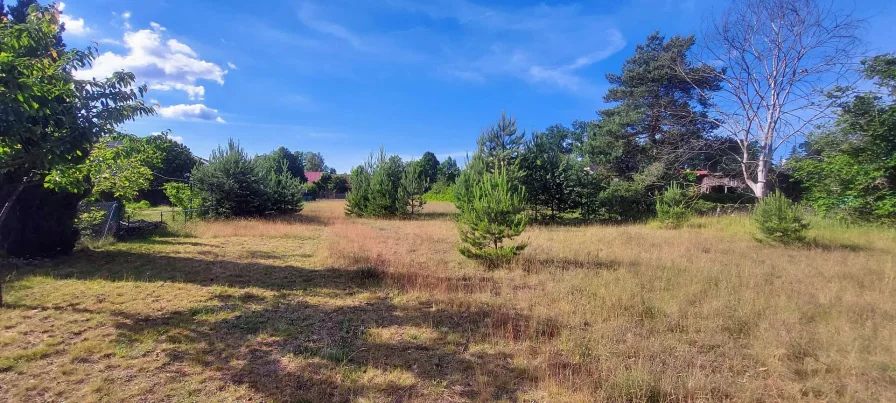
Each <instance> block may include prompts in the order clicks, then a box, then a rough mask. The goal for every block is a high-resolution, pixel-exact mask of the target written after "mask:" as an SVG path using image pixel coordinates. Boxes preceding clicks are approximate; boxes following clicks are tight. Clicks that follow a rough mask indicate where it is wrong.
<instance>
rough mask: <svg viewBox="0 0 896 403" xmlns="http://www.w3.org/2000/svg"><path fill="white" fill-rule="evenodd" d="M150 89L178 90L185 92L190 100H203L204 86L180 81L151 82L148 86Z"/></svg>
mask: <svg viewBox="0 0 896 403" xmlns="http://www.w3.org/2000/svg"><path fill="white" fill-rule="evenodd" d="M149 89H151V90H159V91H172V90H180V91H183V92H186V93H187V98H190V99H192V100H200V101H201V100H203V99H204V98H205V87H203V86H201V85H189V84H181V83H162V84H152V85H150V86H149Z"/></svg>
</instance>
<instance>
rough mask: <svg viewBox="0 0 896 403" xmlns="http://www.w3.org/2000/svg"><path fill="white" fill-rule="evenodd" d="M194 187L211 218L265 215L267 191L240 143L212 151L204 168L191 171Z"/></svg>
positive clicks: (267, 199)
mask: <svg viewBox="0 0 896 403" xmlns="http://www.w3.org/2000/svg"><path fill="white" fill-rule="evenodd" d="M192 180H193V186H194V187H195V188H196V190H198V191H199V192H200V193H201V194H202V198H203V200H205V202H206V203H207V207H209V208H210V214H211V215H213V216H220V217H241V216H253V215H259V214H262V213H265V212H266V211H267V209H268V205H269V197H268V193H267V189H266V187H265V186H264V184H263V182H262V178H261V177H260V175H258V170H257V169H256V167H255V164H253V163H252V160H251V159H250V158H249V156H248V155H246V152H245V151H244V150H243V148H242V147H240V145H239V143H237V142H235V141H233V139H231V140H228V142H227V147H226V148H225V147H220V146H219V147H218V148H217V149H216V150H214V151H212V155H211V157H210V158H209V162H208V164H206V165H197V166H196V167H195V168H193V175H192Z"/></svg>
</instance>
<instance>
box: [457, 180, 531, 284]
mask: <svg viewBox="0 0 896 403" xmlns="http://www.w3.org/2000/svg"><path fill="white" fill-rule="evenodd" d="M465 174H466V175H467V176H469V174H470V172H465ZM463 176H464V175H463V174H462V177H463ZM466 196H467V197H465V198H463V199H461V200H458V206H459V207H460V216H459V218H458V229H459V231H460V239H461V241H462V242H463V243H464V244H465V245H462V246H460V247H459V248H458V250H459V251H460V253H461V254H462V255H464V256H466V257H467V258H470V259H473V260H477V261H479V262H481V263H482V264H484V265H485V266H486V267H488V268H491V269H494V268H497V267H500V266H503V265H505V264H507V263H508V262H509V261H510V260H511V259H512V258H513V257H514V256H516V255H518V254H519V253H520V252H522V251H523V249H525V248H526V244H525V243H518V244H505V240H510V239H513V238H515V237H517V236H519V235H520V234H521V233H522V232H523V230H525V229H526V224H527V223H528V215H526V213H525V210H526V207H525V192H524V191H523V189H522V188H520V187H518V186H516V185H515V184H513V183H511V181H510V179H509V178H508V175H507V172H506V170H504V169H500V170H497V171H496V172H493V173H487V174H485V175H483V176H482V177H480V178H478V180H474V181H471V189H470V190H469V193H468V194H467V195H466Z"/></svg>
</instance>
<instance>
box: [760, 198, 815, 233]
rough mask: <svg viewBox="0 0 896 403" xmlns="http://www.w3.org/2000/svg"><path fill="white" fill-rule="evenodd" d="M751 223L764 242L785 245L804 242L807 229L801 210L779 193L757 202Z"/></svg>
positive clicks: (807, 225)
mask: <svg viewBox="0 0 896 403" xmlns="http://www.w3.org/2000/svg"><path fill="white" fill-rule="evenodd" d="M753 221H754V222H755V223H756V226H757V227H759V231H760V232H761V233H762V236H763V237H764V238H765V239H766V240H768V241H771V242H775V243H781V244H785V245H789V244H795V243H801V242H804V241H805V240H806V235H805V232H806V229H808V228H809V224H808V223H807V222H806V220H805V217H804V214H803V210H802V209H801V208H800V207H799V206H798V205H797V204H796V203H794V202H792V201H790V199H788V198H787V197H785V196H784V194H782V193H781V192H779V191H775V193H773V194H770V195H768V196H766V197H764V198H763V199H761V200H760V201H759V204H757V205H756V209H755V210H754V211H753Z"/></svg>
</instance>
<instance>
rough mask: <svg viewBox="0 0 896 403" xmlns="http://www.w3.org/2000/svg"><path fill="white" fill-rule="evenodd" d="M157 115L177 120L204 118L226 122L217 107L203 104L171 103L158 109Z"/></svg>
mask: <svg viewBox="0 0 896 403" xmlns="http://www.w3.org/2000/svg"><path fill="white" fill-rule="evenodd" d="M159 116H161V117H163V118H165V119H178V120H205V121H214V122H218V123H226V122H225V121H224V119H222V118H221V116H220V115H219V114H218V110H217V109H212V108H209V107H207V106H205V105H203V104H191V105H188V104H180V105H171V106H166V107H163V108H160V109H159Z"/></svg>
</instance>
